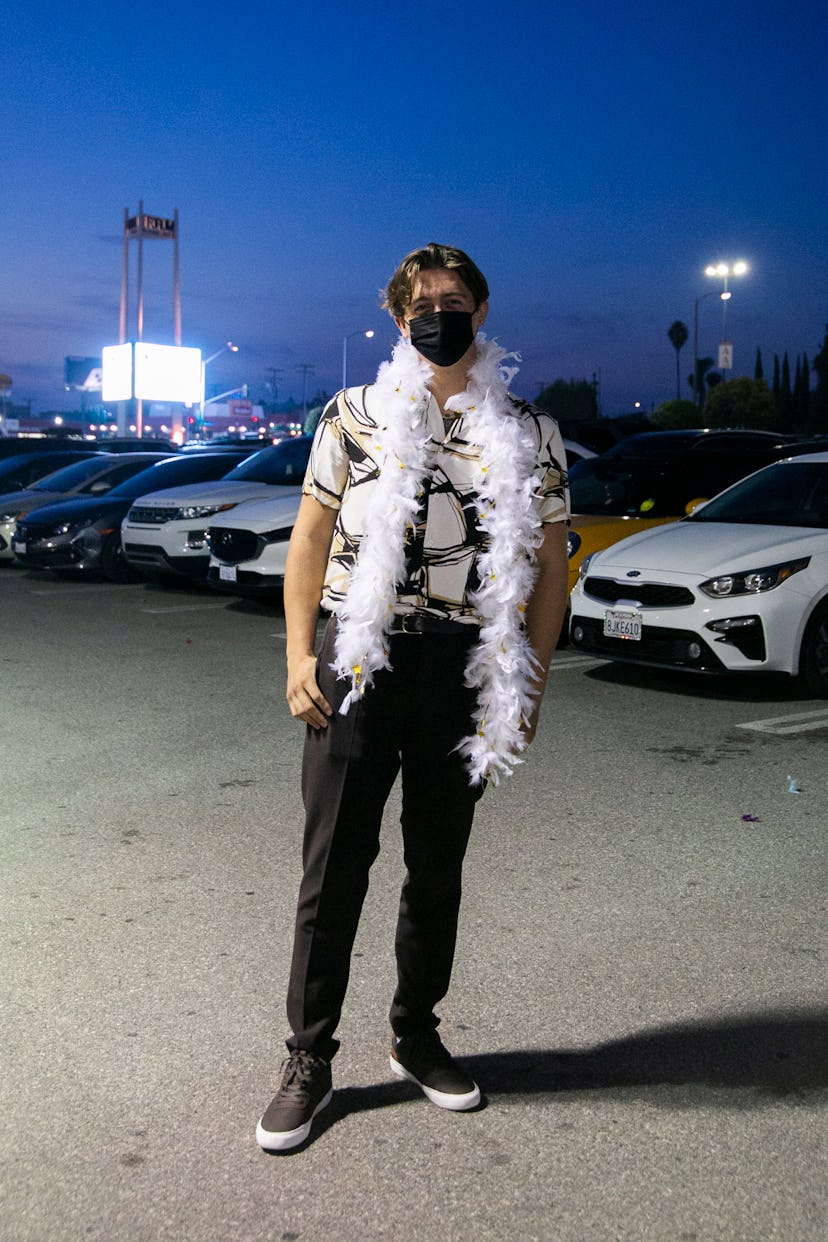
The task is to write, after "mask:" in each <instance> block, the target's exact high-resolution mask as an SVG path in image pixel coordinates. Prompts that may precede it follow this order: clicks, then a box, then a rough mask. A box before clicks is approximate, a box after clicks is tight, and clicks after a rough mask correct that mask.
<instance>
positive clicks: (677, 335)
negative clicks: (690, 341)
mask: <svg viewBox="0 0 828 1242" xmlns="http://www.w3.org/2000/svg"><path fill="white" fill-rule="evenodd" d="M667 335H668V336H669V338H670V340H671V341H672V343H673V349H674V350H675V351H676V401H680V400H681V378H680V376H679V354H680V353H681V348H682V346H683V345H686V344H687V337H688V335H689V333H688V331H687V324H686V323H682V322H681V320H680V319H676V321H675V322H674V323H671V324H670V327H669V328H668V329H667Z"/></svg>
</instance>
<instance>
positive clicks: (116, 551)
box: [101, 531, 138, 582]
mask: <svg viewBox="0 0 828 1242" xmlns="http://www.w3.org/2000/svg"><path fill="white" fill-rule="evenodd" d="M101 572H102V573H103V575H104V577H105V578H108V579H109V581H110V582H136V581H137V580H138V575H137V574H136V573H135V571H134V570H133V569H132V567H131V566H130V564H129V562H128V561H127V558H126V557H125V556H124V549H123V547H122V545H121V532H120V531H113V532H112V534H111V535H107V537H106V539H105V540H104V544H103V547H102V548H101Z"/></svg>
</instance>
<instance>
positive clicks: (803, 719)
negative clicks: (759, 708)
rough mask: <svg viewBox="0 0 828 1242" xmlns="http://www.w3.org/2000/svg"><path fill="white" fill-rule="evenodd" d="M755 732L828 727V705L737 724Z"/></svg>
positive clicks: (801, 730) (784, 731) (738, 727)
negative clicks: (811, 710)
mask: <svg viewBox="0 0 828 1242" xmlns="http://www.w3.org/2000/svg"><path fill="white" fill-rule="evenodd" d="M736 728H737V729H752V730H753V731H754V732H755V733H807V732H808V730H809V729H822V728H828V707H820V708H818V709H817V710H816V711H814V712H794V713H792V714H791V715H790V716H771V717H770V718H769V719H768V720H750V721H748V722H747V723H746V724H740V725H737V726H736Z"/></svg>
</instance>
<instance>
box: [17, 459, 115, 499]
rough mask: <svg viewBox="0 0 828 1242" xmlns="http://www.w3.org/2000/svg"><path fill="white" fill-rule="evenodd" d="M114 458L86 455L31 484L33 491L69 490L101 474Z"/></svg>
mask: <svg viewBox="0 0 828 1242" xmlns="http://www.w3.org/2000/svg"><path fill="white" fill-rule="evenodd" d="M114 461H115V458H114V457H111V458H108V457H106V456H104V455H103V454H101V455H100V456H98V457H87V458H85V460H84V461H76V462H75V463H74V464H73V465H71V466H64V467H63V468H62V469H61V470H56V471H55V472H54V474H49V475H47V476H46V478H45V479H40V481H39V482H37V483H34V484H32V491H33V492H71V491H72V490H73V488H75V487H77V486H78V485H79V484H81V483H85V482H86V480H87V479H91V478H92V477H93V476H94V475H96V474H102V473H103V472H104V470H105V469H106V467H107V465H108V464H109V463H110V462H114Z"/></svg>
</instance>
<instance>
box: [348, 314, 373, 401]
mask: <svg viewBox="0 0 828 1242" xmlns="http://www.w3.org/2000/svg"><path fill="white" fill-rule="evenodd" d="M373 335H374V329H373V328H368V330H367V331H366V332H363V331H362V329H359V330H358V331H357V332H349V333H348V335H347V336H343V338H342V387H343V388H347V387H348V342H349V341H350V339H351V337H353V336H364V337H365V339H366V340H368V341H370V340H371V337H372V336H373Z"/></svg>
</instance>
